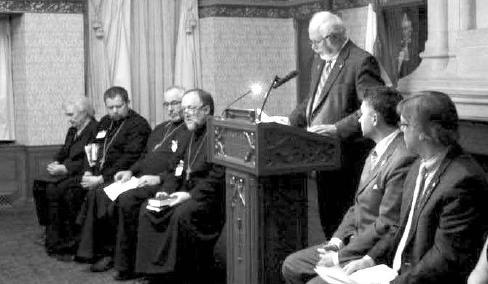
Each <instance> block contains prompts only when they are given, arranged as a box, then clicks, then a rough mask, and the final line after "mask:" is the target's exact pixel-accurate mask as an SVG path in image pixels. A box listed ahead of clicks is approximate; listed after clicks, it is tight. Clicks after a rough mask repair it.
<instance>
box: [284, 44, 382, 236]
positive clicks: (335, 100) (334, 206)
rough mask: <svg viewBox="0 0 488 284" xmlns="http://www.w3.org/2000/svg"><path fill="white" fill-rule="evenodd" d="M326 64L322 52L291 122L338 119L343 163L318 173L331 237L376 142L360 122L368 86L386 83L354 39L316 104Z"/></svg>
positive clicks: (323, 213)
mask: <svg viewBox="0 0 488 284" xmlns="http://www.w3.org/2000/svg"><path fill="white" fill-rule="evenodd" d="M324 66H325V61H324V60H322V59H321V58H320V57H319V56H316V57H315V59H314V62H313V64H312V69H311V72H312V74H311V80H310V93H309V95H308V99H306V100H305V101H304V102H302V103H301V104H299V105H298V106H297V107H296V109H295V110H294V111H293V112H292V113H291V114H290V117H289V118H290V124H291V125H293V126H297V127H307V126H312V125H318V124H335V126H336V127H337V135H338V136H339V138H340V139H341V153H342V154H341V168H340V169H339V170H338V171H333V172H320V173H319V174H318V175H317V183H318V184H319V188H318V204H319V214H320V221H321V225H322V228H323V230H324V233H325V235H326V237H330V235H332V234H333V233H334V231H335V229H336V228H337V226H338V225H339V224H340V222H341V219H342V217H343V216H344V213H345V212H346V211H347V209H348V208H349V206H350V203H349V202H350V200H352V198H353V196H354V192H355V191H356V189H357V185H358V181H359V176H360V174H361V169H362V165H363V161H364V159H365V157H366V155H367V154H368V152H369V149H370V148H371V146H372V145H371V144H372V143H370V141H368V140H366V139H364V138H362V135H361V127H360V125H359V122H358V118H359V108H360V105H361V102H362V99H363V94H364V89H365V88H367V87H372V86H380V85H383V80H382V79H381V76H380V68H379V65H378V62H377V61H376V59H375V58H374V57H373V56H372V55H371V54H369V53H367V52H366V51H364V50H362V49H360V48H359V47H357V46H356V45H355V44H354V43H353V42H352V41H350V40H349V41H348V42H347V43H346V44H345V45H344V47H343V48H342V50H341V51H340V52H339V54H338V56H337V59H336V62H335V64H334V66H333V68H332V70H331V72H330V74H329V76H328V78H327V81H326V84H325V87H324V88H323V89H322V94H321V96H320V98H321V99H320V101H319V104H318V105H317V107H316V109H314V110H312V105H313V100H314V96H315V92H316V89H317V86H318V84H319V82H320V77H321V75H322V70H323V68H324ZM328 188H331V189H339V188H340V189H341V190H340V191H339V190H337V191H335V190H328ZM332 200H333V202H330V201H332Z"/></svg>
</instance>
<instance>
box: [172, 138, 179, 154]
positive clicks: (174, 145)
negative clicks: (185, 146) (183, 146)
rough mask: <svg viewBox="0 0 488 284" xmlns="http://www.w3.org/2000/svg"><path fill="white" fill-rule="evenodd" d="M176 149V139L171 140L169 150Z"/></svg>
mask: <svg viewBox="0 0 488 284" xmlns="http://www.w3.org/2000/svg"><path fill="white" fill-rule="evenodd" d="M176 150H178V141H177V140H171V151H173V153H174V152H176Z"/></svg>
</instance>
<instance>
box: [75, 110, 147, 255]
mask: <svg viewBox="0 0 488 284" xmlns="http://www.w3.org/2000/svg"><path fill="white" fill-rule="evenodd" d="M104 132H105V133H106V134H105V135H100V134H101V133H104ZM150 132H151V127H150V126H149V124H148V123H147V121H146V119H144V118H143V117H142V116H140V115H139V114H137V113H136V112H135V111H133V110H129V114H128V115H127V116H126V117H125V118H123V119H121V120H118V121H113V120H112V119H110V117H109V116H108V115H106V116H104V117H103V118H102V119H101V120H100V123H99V125H98V134H97V136H99V137H98V138H97V139H95V140H94V141H93V142H94V143H98V144H99V145H100V151H99V152H100V153H99V155H98V161H97V165H96V166H95V168H91V169H90V170H92V171H93V172H94V173H93V174H94V175H102V176H103V179H104V184H103V185H101V186H99V187H97V188H95V189H90V190H88V192H87V194H86V199H85V202H84V203H83V206H82V210H81V212H80V215H79V216H78V220H77V221H78V223H80V224H81V225H82V229H81V239H80V244H79V247H78V251H77V256H78V257H79V258H82V259H93V258H98V257H103V256H111V255H112V254H113V248H114V243H115V223H116V220H115V219H114V216H113V202H112V201H111V200H110V199H109V198H108V197H107V195H106V194H105V192H104V191H103V188H104V187H105V186H107V185H108V184H110V183H112V182H113V177H114V175H115V173H117V172H118V171H123V170H128V169H129V168H130V166H131V165H132V164H134V163H135V162H136V161H137V159H139V157H140V156H141V154H142V153H143V151H144V147H145V146H146V142H147V139H148V136H149V134H150ZM103 136H104V137H103ZM103 148H105V150H103ZM103 152H105V162H104V163H103V166H102V165H101V158H102V157H103V156H104V155H103ZM88 169H89V168H88V167H87V170H88Z"/></svg>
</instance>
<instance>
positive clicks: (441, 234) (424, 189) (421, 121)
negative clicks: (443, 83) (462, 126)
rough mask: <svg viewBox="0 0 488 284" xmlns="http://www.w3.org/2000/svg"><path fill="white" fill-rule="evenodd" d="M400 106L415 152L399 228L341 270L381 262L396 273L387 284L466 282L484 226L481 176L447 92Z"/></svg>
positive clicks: (487, 190) (487, 189) (485, 191)
mask: <svg viewBox="0 0 488 284" xmlns="http://www.w3.org/2000/svg"><path fill="white" fill-rule="evenodd" d="M398 110H399V113H400V115H401V124H400V128H401V129H402V131H403V134H404V139H405V144H406V146H407V149H408V150H410V151H411V152H413V153H416V154H418V155H419V159H418V160H417V161H415V162H414V164H413V166H412V167H411V169H410V171H409V172H408V174H407V177H406V178H405V184H404V187H403V199H402V205H401V212H400V222H399V227H398V229H397V230H392V231H390V232H389V233H388V234H385V235H384V236H383V238H382V239H381V240H380V241H379V242H378V243H377V244H376V245H375V246H374V247H373V248H372V249H371V250H369V252H368V253H367V255H365V256H364V257H363V258H361V259H359V260H355V261H352V262H350V263H349V264H348V265H346V266H345V267H344V269H345V271H346V273H352V272H354V271H357V270H359V269H363V268H366V267H371V266H373V265H375V264H377V263H378V264H379V263H386V264H388V265H391V266H392V268H393V270H395V271H398V274H399V275H398V276H397V277H396V278H395V279H394V280H393V281H392V282H391V283H410V284H415V283H418V284H421V283H422V284H423V283H466V280H467V278H468V275H469V273H470V272H471V270H472V269H473V268H474V266H475V264H476V259H477V256H478V255H479V253H480V251H481V248H482V247H483V241H484V238H483V237H484V234H485V232H486V228H487V223H486V220H487V217H488V214H487V212H488V211H487V208H486V200H487V197H488V184H487V181H486V177H485V174H484V173H483V171H482V169H481V168H480V167H479V165H478V164H477V163H476V162H475V161H474V160H473V159H472V157H470V156H469V155H468V154H465V153H464V152H463V150H462V149H461V147H460V146H459V144H458V143H457V140H458V137H459V134H458V116H457V112H456V107H455V106H454V103H453V102H452V101H451V99H450V98H449V96H447V95H445V94H443V93H439V92H432V91H428V92H423V93H421V94H419V95H412V96H410V97H408V98H406V99H405V100H404V101H402V102H401V103H400V104H399V107H398Z"/></svg>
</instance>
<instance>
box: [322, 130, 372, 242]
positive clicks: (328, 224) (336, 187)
mask: <svg viewBox="0 0 488 284" xmlns="http://www.w3.org/2000/svg"><path fill="white" fill-rule="evenodd" d="M341 146H342V149H341V150H342V160H341V168H340V169H338V170H335V171H327V172H325V171H324V172H318V173H317V191H318V192H317V193H318V194H317V195H318V196H317V197H318V205H319V206H318V207H319V214H320V223H321V225H322V229H323V231H324V234H325V237H326V238H327V239H329V238H331V237H332V235H333V234H334V232H335V230H336V229H337V227H338V226H339V224H340V223H341V222H342V218H343V217H344V214H345V213H346V212H347V210H348V209H349V207H350V206H351V205H352V204H353V203H354V195H355V193H356V190H357V187H358V184H359V180H360V178H361V171H362V169H363V165H364V161H365V159H366V157H367V156H368V153H369V151H370V150H371V149H372V147H373V146H374V143H373V142H372V141H371V140H366V139H360V140H357V141H355V142H354V143H342V145H341ZM324 241H325V240H324Z"/></svg>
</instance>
